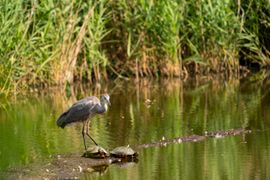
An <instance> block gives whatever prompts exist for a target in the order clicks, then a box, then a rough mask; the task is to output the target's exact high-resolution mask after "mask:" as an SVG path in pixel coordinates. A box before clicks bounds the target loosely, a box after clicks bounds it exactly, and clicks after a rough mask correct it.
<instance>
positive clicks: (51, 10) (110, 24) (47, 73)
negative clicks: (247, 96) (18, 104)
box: [0, 0, 270, 94]
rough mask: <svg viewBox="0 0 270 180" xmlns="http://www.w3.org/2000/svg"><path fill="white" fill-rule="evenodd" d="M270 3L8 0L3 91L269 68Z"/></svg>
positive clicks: (0, 21) (0, 11) (0, 47)
mask: <svg viewBox="0 0 270 180" xmlns="http://www.w3.org/2000/svg"><path fill="white" fill-rule="evenodd" d="M269 4H270V3H269V2H268V1H267V0H263V1H246V0H243V1H229V0H225V1H222V2H221V1H218V0H211V1H205V0H199V1H195V0H180V1H177V0H171V1H166V0H155V1H154V0H150V1H145V0H140V1H125V0H118V1H109V0H101V1H95V0H91V1H87V2H85V1H83V0H78V1H70V2H65V1H59V2H56V1H52V0H45V1H36V0H27V1H24V0H14V1H5V0H2V1H1V2H0V17H1V18H0V26H1V28H0V55H1V60H0V62H1V63H0V89H1V92H2V93H3V92H4V93H7V94H8V93H9V92H11V91H12V92H16V91H17V90H20V89H22V88H29V87H31V86H45V85H52V84H65V83H66V82H73V81H74V80H78V79H79V80H87V81H100V80H102V79H104V78H105V79H106V78H109V77H116V76H122V77H123V76H126V77H128V76H137V77H140V76H150V77H159V76H177V77H183V76H184V75H185V76H186V75H188V74H189V75H190V74H209V73H229V74H239V73H240V71H239V69H240V68H239V67H240V65H239V62H240V63H241V65H253V64H254V63H256V64H258V65H259V66H260V67H263V66H269V64H270V60H269V57H270V43H269V42H270V39H269V36H268V34H269V32H270V18H269V17H270V16H269V14H270V5H269Z"/></svg>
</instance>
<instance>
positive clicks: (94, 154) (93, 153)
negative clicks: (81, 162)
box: [83, 146, 110, 158]
mask: <svg viewBox="0 0 270 180" xmlns="http://www.w3.org/2000/svg"><path fill="white" fill-rule="evenodd" d="M109 155H110V154H109V153H108V152H107V151H106V150H105V149H104V148H102V147H100V146H90V147H89V148H88V149H87V150H86V151H85V152H84V154H83V157H86V158H105V157H108V156H109Z"/></svg>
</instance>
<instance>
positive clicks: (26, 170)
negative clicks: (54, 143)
mask: <svg viewBox="0 0 270 180" xmlns="http://www.w3.org/2000/svg"><path fill="white" fill-rule="evenodd" d="M248 133H251V131H250V130H246V129H242V128H239V129H230V130H224V131H213V132H205V134H203V135H191V136H186V137H176V138H172V139H165V138H163V139H161V140H158V141H156V142H151V143H146V144H139V145H133V146H132V147H133V148H134V149H135V150H136V151H138V153H140V150H142V149H145V148H151V147H152V148H158V147H160V146H167V145H170V144H177V143H184V142H199V141H203V140H207V139H209V138H224V137H227V136H237V135H244V134H248ZM143 158H144V157H143V156H140V155H139V157H138V158H136V159H132V160H127V159H121V158H115V157H112V156H110V157H107V158H104V159H92V158H84V157H82V156H81V154H67V155H53V156H51V158H50V159H49V160H48V161H47V162H44V163H42V164H31V165H29V166H26V167H17V168H12V169H10V170H8V171H7V172H5V173H3V174H1V175H0V177H1V176H3V177H5V178H8V179H13V178H16V179H17V178H19V179H29V178H30V179H36V178H38V179H40V178H43V179H54V178H59V179H77V178H79V177H80V176H82V175H83V174H85V173H97V174H103V173H105V172H106V169H107V168H108V167H109V166H110V165H111V164H117V165H119V166H121V167H129V166H130V165H133V164H135V163H138V162H139V160H140V159H143Z"/></svg>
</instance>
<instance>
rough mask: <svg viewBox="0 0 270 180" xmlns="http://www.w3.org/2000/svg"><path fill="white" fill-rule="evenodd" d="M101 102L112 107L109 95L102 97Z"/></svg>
mask: <svg viewBox="0 0 270 180" xmlns="http://www.w3.org/2000/svg"><path fill="white" fill-rule="evenodd" d="M101 102H103V103H104V104H108V105H111V102H110V96H109V94H103V95H102V96H101Z"/></svg>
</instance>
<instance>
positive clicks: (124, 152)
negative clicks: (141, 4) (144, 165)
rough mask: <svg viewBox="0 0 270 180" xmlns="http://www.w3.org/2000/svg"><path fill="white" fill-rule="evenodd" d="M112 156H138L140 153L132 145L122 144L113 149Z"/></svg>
mask: <svg viewBox="0 0 270 180" xmlns="http://www.w3.org/2000/svg"><path fill="white" fill-rule="evenodd" d="M110 153H111V156H114V157H120V158H124V157H136V156H137V155H138V153H137V152H135V151H134V150H133V149H132V148H131V147H129V146H120V147H116V148H115V149H113V150H112V151H111V152H110Z"/></svg>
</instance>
